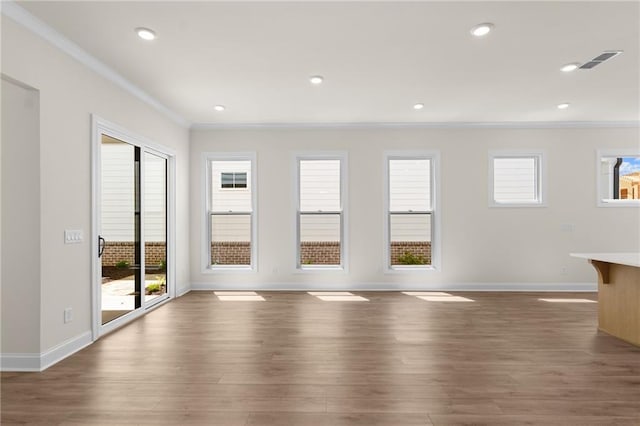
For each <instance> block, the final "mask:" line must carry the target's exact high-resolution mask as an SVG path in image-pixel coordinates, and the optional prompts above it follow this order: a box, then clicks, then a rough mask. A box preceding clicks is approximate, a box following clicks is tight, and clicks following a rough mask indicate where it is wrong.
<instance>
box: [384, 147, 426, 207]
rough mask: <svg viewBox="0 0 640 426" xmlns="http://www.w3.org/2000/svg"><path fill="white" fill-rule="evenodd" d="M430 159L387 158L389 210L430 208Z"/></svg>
mask: <svg viewBox="0 0 640 426" xmlns="http://www.w3.org/2000/svg"><path fill="white" fill-rule="evenodd" d="M430 175H431V160H429V159H411V160H409V159H407V160H403V159H398V160H389V210H390V211H430V210H431V178H430Z"/></svg>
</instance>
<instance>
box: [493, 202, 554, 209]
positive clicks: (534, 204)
mask: <svg viewBox="0 0 640 426" xmlns="http://www.w3.org/2000/svg"><path fill="white" fill-rule="evenodd" d="M489 207H490V208H494V207H496V208H523V207H524V208H528V207H532V208H536V207H547V204H546V203H541V202H531V203H496V202H493V203H490V204H489Z"/></svg>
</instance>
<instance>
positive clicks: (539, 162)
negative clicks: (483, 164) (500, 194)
mask: <svg viewBox="0 0 640 426" xmlns="http://www.w3.org/2000/svg"><path fill="white" fill-rule="evenodd" d="M488 158H489V173H488V186H489V191H488V194H489V200H488V201H489V207H498V208H505V207H506V208H521V207H547V164H546V163H547V162H546V152H545V151H541V150H526V151H520V150H492V151H489V156H488ZM496 158H534V159H535V160H536V166H537V167H536V177H537V182H536V189H537V191H536V192H537V194H536V195H537V200H535V201H530V202H522V201H518V202H513V203H499V202H496V201H495V196H494V187H493V174H494V168H493V160H494V159H496Z"/></svg>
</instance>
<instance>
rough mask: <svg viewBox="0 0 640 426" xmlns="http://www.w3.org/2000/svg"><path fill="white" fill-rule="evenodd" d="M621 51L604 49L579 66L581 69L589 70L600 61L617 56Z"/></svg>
mask: <svg viewBox="0 0 640 426" xmlns="http://www.w3.org/2000/svg"><path fill="white" fill-rule="evenodd" d="M621 53H622V50H606V51H604V52H602V53H601V54H600V55H598V56H596V57H595V58H593V59H592V60H590V61H589V62H587V63H585V64H584V65H582V66H581V67H580V69H581V70H590V69H591V68H593V67H595V66H596V65H600V64H601V63H603V62H605V61H608V60H609V59H611V58H613V57H616V56H618V55H619V54H621Z"/></svg>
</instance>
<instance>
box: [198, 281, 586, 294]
mask: <svg viewBox="0 0 640 426" xmlns="http://www.w3.org/2000/svg"><path fill="white" fill-rule="evenodd" d="M191 290H192V291H202V290H263V291H309V290H330V291H335V290H341V291H421V290H422V291H431V290H433V291H520V292H524V291H539V292H547V291H549V292H595V291H598V284H597V283H513V282H507V283H489V282H486V283H446V284H444V283H442V284H407V283H402V284H392V283H362V284H345V285H327V284H326V283H300V282H289V283H283V282H279V283H259V284H255V285H249V284H244V283H242V284H239V283H221V282H216V283H206V282H204V283H203V282H199V283H191Z"/></svg>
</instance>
